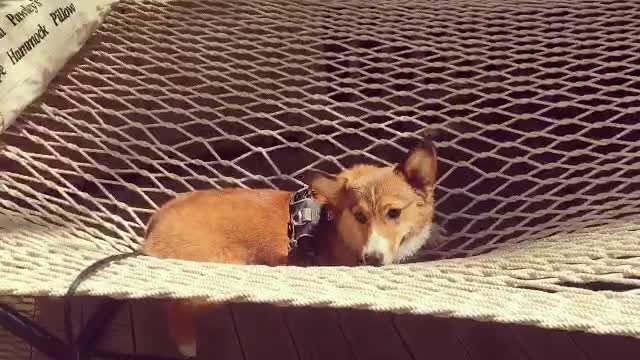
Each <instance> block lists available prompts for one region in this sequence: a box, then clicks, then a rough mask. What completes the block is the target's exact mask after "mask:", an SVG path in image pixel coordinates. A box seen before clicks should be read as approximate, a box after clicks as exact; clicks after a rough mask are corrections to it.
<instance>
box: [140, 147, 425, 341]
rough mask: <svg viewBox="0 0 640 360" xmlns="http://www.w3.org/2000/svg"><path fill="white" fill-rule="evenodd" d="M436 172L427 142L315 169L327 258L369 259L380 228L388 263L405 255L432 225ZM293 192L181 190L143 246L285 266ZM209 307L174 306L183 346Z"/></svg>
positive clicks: (165, 254)
mask: <svg viewBox="0 0 640 360" xmlns="http://www.w3.org/2000/svg"><path fill="white" fill-rule="evenodd" d="M435 173H436V159H435V150H434V149H433V147H432V146H431V145H430V143H425V144H424V145H423V146H421V147H418V148H416V149H415V150H413V151H412V152H411V153H410V154H409V155H408V157H407V158H406V159H405V161H404V162H402V163H401V164H399V165H398V166H396V167H384V168H380V167H375V166H369V165H359V166H355V167H353V168H351V169H348V170H346V171H344V172H342V173H341V174H339V175H338V176H329V175H326V174H319V173H314V174H311V175H310V176H309V177H308V179H307V182H308V184H309V186H310V187H311V188H312V189H313V190H314V194H315V196H316V199H317V200H318V201H320V202H322V203H324V204H325V205H326V206H327V207H328V208H329V209H330V211H331V212H332V214H333V215H334V221H333V226H331V227H329V228H327V229H324V230H323V231H322V232H320V233H319V234H318V235H317V236H316V239H315V240H314V241H316V242H317V243H318V244H319V245H320V246H319V250H320V256H319V258H320V261H321V263H323V264H326V265H348V266H351V265H358V264H361V263H363V259H364V258H365V255H366V254H365V252H367V251H369V248H370V247H371V246H369V245H368V243H371V240H370V238H371V236H372V234H374V233H375V234H377V235H376V236H378V238H377V239H378V240H380V239H384V240H385V241H388V254H387V255H388V256H390V258H389V257H386V258H385V262H384V263H385V264H386V263H389V262H391V261H398V260H400V259H401V258H402V257H403V256H400V255H402V251H403V249H402V246H403V242H406V241H414V240H412V239H416V238H417V237H416V236H417V235H418V234H421V231H422V230H423V229H425V227H426V228H428V226H429V225H430V224H431V221H432V216H433V188H434V183H435ZM291 196H292V194H291V193H289V192H285V191H276V190H244V189H233V190H222V191H216V190H209V191H198V192H193V193H188V194H183V195H180V196H178V197H176V198H175V199H174V200H172V201H170V202H168V203H167V204H165V205H164V206H163V207H162V208H160V209H159V210H158V211H157V212H156V214H155V215H154V216H153V217H152V218H151V220H150V221H149V225H148V228H147V234H146V242H145V247H144V251H145V253H146V254H148V255H150V256H156V257H159V258H170V259H181V260H191V261H201V262H215V263H229V264H264V265H273V266H275V265H287V264H288V262H289V259H288V243H289V239H288V233H287V228H288V222H289V207H288V204H289V200H290V199H291ZM390 209H398V210H399V211H400V214H399V216H398V217H397V218H393V219H392V218H390V217H389V210H390ZM358 216H360V217H361V220H362V217H364V218H366V222H364V223H363V222H359V221H358V220H357V219H358ZM407 239H408V240H407ZM385 244H386V243H385ZM416 244H418V243H416ZM418 245H419V244H418ZM385 246H386V245H385ZM416 246H417V245H416ZM385 249H387V248H386V247H385ZM409 250H411V249H409ZM404 251H408V250H406V249H405V250H404ZM209 307H210V305H204V304H198V303H195V302H191V301H174V302H172V303H171V304H170V305H169V307H168V309H167V311H168V313H169V315H168V320H169V326H170V328H171V331H172V333H173V336H174V338H175V340H176V342H177V343H178V344H179V345H181V346H184V345H193V344H195V328H194V323H195V320H196V319H197V318H198V317H199V316H200V314H201V313H202V312H204V311H208V310H209Z"/></svg>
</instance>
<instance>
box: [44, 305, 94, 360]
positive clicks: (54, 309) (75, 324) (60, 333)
mask: <svg viewBox="0 0 640 360" xmlns="http://www.w3.org/2000/svg"><path fill="white" fill-rule="evenodd" d="M81 301H82V300H81V299H80V298H73V299H71V320H72V329H73V335H74V336H76V337H77V336H78V333H79V332H80V325H81V316H82V315H81V314H82V305H81ZM36 307H37V312H36V321H37V322H38V323H39V324H40V325H41V326H42V327H43V328H44V329H45V330H47V331H48V332H50V333H51V334H52V335H55V336H57V337H59V338H60V339H61V340H62V341H64V342H65V343H66V342H67V338H66V336H65V332H64V299H63V298H61V297H59V298H54V297H40V298H36ZM32 360H49V358H48V357H46V356H45V355H43V354H42V353H40V352H38V351H34V352H33V356H32Z"/></svg>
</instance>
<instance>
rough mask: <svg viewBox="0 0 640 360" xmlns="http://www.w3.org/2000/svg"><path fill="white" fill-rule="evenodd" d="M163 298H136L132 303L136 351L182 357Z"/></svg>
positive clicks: (142, 353) (145, 353)
mask: <svg viewBox="0 0 640 360" xmlns="http://www.w3.org/2000/svg"><path fill="white" fill-rule="evenodd" d="M165 303H166V302H165V301H163V300H152V299H144V300H136V301H134V302H133V303H132V312H133V326H134V337H135V348H136V353H137V354H141V355H150V356H164V357H174V358H180V357H181V355H180V352H179V351H178V348H177V347H176V344H175V342H174V340H173V339H172V338H171V336H170V334H169V327H168V325H167V314H166V311H165V306H164V305H165Z"/></svg>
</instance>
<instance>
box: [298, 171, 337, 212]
mask: <svg viewBox="0 0 640 360" xmlns="http://www.w3.org/2000/svg"><path fill="white" fill-rule="evenodd" d="M303 182H304V183H305V184H307V186H309V188H311V191H312V192H313V194H314V195H315V197H316V199H317V200H318V201H320V202H322V203H329V204H332V205H337V204H338V203H339V201H340V199H341V198H342V195H343V194H344V190H345V185H346V183H347V180H346V179H345V178H341V177H338V176H335V175H330V174H327V173H325V172H322V171H317V170H312V171H309V172H307V173H306V174H305V176H304V179H303Z"/></svg>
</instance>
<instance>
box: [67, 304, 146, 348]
mask: <svg viewBox="0 0 640 360" xmlns="http://www.w3.org/2000/svg"><path fill="white" fill-rule="evenodd" d="M105 300H106V299H104V298H96V297H87V298H81V300H80V301H79V303H80V305H81V313H80V323H81V325H82V328H84V327H85V326H86V325H87V322H88V321H89V319H90V318H91V316H93V315H94V313H95V312H96V311H97V310H98V309H99V308H100V306H101V305H103V304H104V303H105ZM130 311H131V304H130V303H124V304H122V306H120V308H119V310H118V311H117V312H116V314H115V316H114V318H113V319H112V320H111V322H109V323H108V324H104V326H105V328H104V330H103V331H102V335H101V336H100V337H99V338H98V339H96V340H97V341H96V343H95V344H94V350H102V351H111V352H117V353H121V354H135V352H136V349H135V346H134V341H133V339H134V337H133V335H134V332H133V324H132V318H131V316H130ZM76 336H77V334H76Z"/></svg>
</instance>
